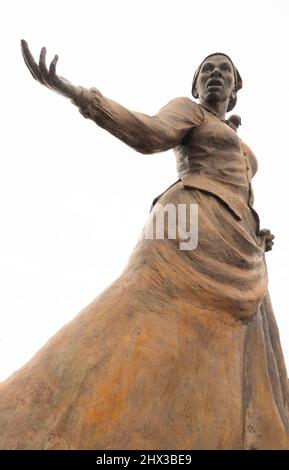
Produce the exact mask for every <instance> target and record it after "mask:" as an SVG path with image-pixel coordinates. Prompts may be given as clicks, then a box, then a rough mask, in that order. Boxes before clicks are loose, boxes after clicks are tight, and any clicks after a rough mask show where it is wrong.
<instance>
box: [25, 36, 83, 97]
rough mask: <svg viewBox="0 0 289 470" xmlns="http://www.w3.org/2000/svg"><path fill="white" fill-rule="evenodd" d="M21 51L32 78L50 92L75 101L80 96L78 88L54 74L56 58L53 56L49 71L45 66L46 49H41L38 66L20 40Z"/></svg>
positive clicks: (26, 45)
mask: <svg viewBox="0 0 289 470" xmlns="http://www.w3.org/2000/svg"><path fill="white" fill-rule="evenodd" d="M21 50H22V54H23V59H24V62H25V64H26V66H27V67H28V69H29V71H30V73H31V75H32V77H33V78H34V79H35V80H37V81H38V82H39V83H41V84H42V85H44V86H46V87H48V88H50V89H51V90H54V91H56V92H57V93H59V94H61V95H63V96H66V97H67V98H70V99H77V97H78V96H79V94H80V87H77V86H75V85H73V84H72V83H70V82H69V81H68V80H66V79H65V78H63V77H60V76H59V75H57V73H56V64H57V61H58V56H57V55H55V56H54V59H53V60H52V62H51V64H50V67H49V70H48V68H47V66H46V48H45V47H42V49H41V52H40V57H39V64H37V63H36V62H35V60H34V57H33V55H32V54H31V52H30V50H29V47H28V44H27V42H26V41H25V40H24V39H22V40H21Z"/></svg>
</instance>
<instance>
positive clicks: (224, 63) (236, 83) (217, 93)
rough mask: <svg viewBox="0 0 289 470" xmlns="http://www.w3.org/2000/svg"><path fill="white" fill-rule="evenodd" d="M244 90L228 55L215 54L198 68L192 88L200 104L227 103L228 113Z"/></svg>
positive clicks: (208, 57)
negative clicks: (239, 93)
mask: <svg viewBox="0 0 289 470" xmlns="http://www.w3.org/2000/svg"><path fill="white" fill-rule="evenodd" d="M240 88H242V78H241V76H240V74H239V72H238V70H237V69H236V67H235V65H234V64H233V62H232V60H231V59H230V57H229V56H227V55H226V54H223V53H221V52H215V53H214V54H210V55H209V56H207V57H206V58H205V59H204V60H203V62H202V63H201V65H200V66H199V67H198V68H197V70H196V72H195V75H194V78H193V86H192V95H193V96H194V98H199V100H200V103H201V104H202V103H208V102H214V101H227V102H228V106H227V111H231V110H232V109H233V108H234V107H235V105H236V102H237V92H238V90H240Z"/></svg>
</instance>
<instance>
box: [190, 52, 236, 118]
mask: <svg viewBox="0 0 289 470" xmlns="http://www.w3.org/2000/svg"><path fill="white" fill-rule="evenodd" d="M214 55H223V56H225V57H227V59H229V61H230V62H231V64H232V67H233V70H234V75H235V93H234V94H232V95H231V96H230V100H229V104H228V108H227V111H231V110H232V109H233V108H234V107H235V106H236V103H237V91H239V90H240V89H241V88H242V86H243V82H242V78H241V75H240V74H239V72H238V70H237V68H236V67H235V65H234V63H233V61H232V59H231V58H230V57H229V56H228V55H227V54H224V53H223V52H214V54H210V55H208V56H207V57H205V59H204V60H203V62H202V63H201V64H200V65H199V67H198V68H197V70H196V71H195V74H194V78H193V85H192V95H193V97H194V98H198V97H199V95H198V92H197V89H196V84H197V80H198V76H199V73H200V70H201V67H202V65H203V63H204V62H205V61H206V60H207V59H208V58H209V57H213V56H214Z"/></svg>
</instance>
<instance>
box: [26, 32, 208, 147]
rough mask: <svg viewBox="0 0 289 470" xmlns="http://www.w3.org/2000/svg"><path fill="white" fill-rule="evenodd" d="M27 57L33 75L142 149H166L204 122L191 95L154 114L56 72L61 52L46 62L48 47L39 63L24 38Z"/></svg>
mask: <svg viewBox="0 0 289 470" xmlns="http://www.w3.org/2000/svg"><path fill="white" fill-rule="evenodd" d="M21 48H22V53H23V58H24V61H25V63H26V65H27V67H28V69H29V71H30V72H31V74H32V76H33V78H34V79H35V80H37V81H38V82H40V83H41V84H42V85H44V86H46V87H48V88H50V89H51V90H53V91H55V92H57V93H59V94H61V95H62V96H66V97H67V98H69V99H70V100H71V101H72V102H73V103H74V104H76V105H77V106H78V107H79V110H80V112H81V114H82V115H83V116H84V117H86V118H89V119H92V120H93V121H94V122H95V123H96V124H97V125H99V126H100V127H102V128H104V129H106V130H107V131H109V132H110V133H111V134H113V135H114V136H115V137H117V138H118V139H120V140H122V141H123V142H125V143H126V144H128V145H129V146H131V147H133V148H134V149H135V150H137V151H139V152H141V153H155V152H161V151H165V150H168V149H171V148H174V147H176V146H177V145H179V144H180V143H181V142H182V140H183V138H184V137H185V135H186V134H187V133H188V132H189V131H190V130H191V129H192V128H193V127H195V126H199V125H201V124H202V122H203V119H204V116H203V113H202V111H201V109H200V108H199V107H198V105H197V104H196V103H194V102H193V101H191V100H190V99H189V98H176V99H174V100H172V101H170V102H169V103H168V104H167V105H166V106H165V107H164V108H162V109H161V110H160V111H159V113H157V114H156V115H155V116H149V115H146V114H143V113H138V112H135V111H130V110H128V109H126V108H125V107H123V106H121V105H120V104H119V103H117V102H115V101H113V100H111V99H109V98H106V97H104V96H103V95H102V94H101V93H100V91H98V90H97V89H96V88H90V89H86V88H83V87H80V86H75V85H73V84H72V83H70V82H69V81H68V80H66V79H65V78H63V77H60V76H59V75H57V73H56V64H57V61H58V56H55V57H54V59H53V60H52V62H51V64H50V67H49V69H48V68H47V66H46V61H45V59H46V49H45V48H44V47H43V48H42V49H41V53H40V58H39V64H37V63H36V62H35V60H34V58H33V56H32V54H31V52H30V50H29V47H28V44H27V42H26V41H24V40H22V41H21Z"/></svg>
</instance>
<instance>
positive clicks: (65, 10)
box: [0, 0, 289, 380]
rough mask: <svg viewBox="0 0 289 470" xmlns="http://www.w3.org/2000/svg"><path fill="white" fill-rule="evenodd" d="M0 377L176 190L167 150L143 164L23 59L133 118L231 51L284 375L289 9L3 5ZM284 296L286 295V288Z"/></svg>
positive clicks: (181, 0)
mask: <svg viewBox="0 0 289 470" xmlns="http://www.w3.org/2000/svg"><path fill="white" fill-rule="evenodd" d="M0 8H1V12H0V18H1V28H0V36H1V111H2V112H1V130H2V136H1V141H0V145H1V169H0V201H1V202H0V211H1V231H0V286H1V287H0V289H1V292H0V311H1V315H0V380H4V379H5V378H6V377H7V376H8V375H10V373H11V372H13V371H14V370H15V369H17V368H19V367H20V366H21V365H22V364H24V363H25V362H26V361H27V360H28V359H29V358H30V357H31V356H32V355H33V354H34V353H35V352H36V351H37V350H38V349H39V348H40V347H41V346H42V345H43V344H44V343H45V342H46V341H47V340H48V339H49V337H50V336H51V335H52V334H54V333H55V332H56V331H57V330H58V329H59V328H60V327H61V326H62V325H63V324H64V323H66V322H68V321H69V320H70V319H72V318H73V317H74V316H75V315H76V314H77V313H78V311H80V310H81V309H82V308H83V307H85V306H86V305H87V304H88V303H89V302H90V301H91V300H92V299H93V298H94V297H96V296H97V294H99V293H100V292H101V291H102V290H103V289H104V288H105V287H106V286H107V285H108V284H109V283H111V282H112V281H113V280H114V279H115V278H116V277H117V276H118V275H119V274H120V273H121V271H122V269H123V268H124V266H125V264H126V261H127V259H128V257H129V255H130V253H131V251H132V249H133V247H134V245H135V243H136V241H137V238H138V236H139V234H140V232H141V230H142V227H143V225H144V223H145V220H146V218H147V216H148V212H149V207H150V204H151V201H152V199H153V198H154V197H155V196H156V195H157V194H159V193H160V192H162V191H163V190H164V189H165V188H166V187H167V186H169V185H170V184H171V183H173V182H174V181H175V180H176V170H175V160H174V155H173V153H172V152H167V153H163V154H161V155H146V156H145V155H140V154H137V153H136V152H135V151H133V150H132V149H130V148H129V147H127V146H125V145H124V144H122V143H121V142H119V141H117V139H115V138H114V137H113V136H111V135H110V134H108V133H106V132H105V131H103V130H101V129H100V128H98V127H97V126H96V125H95V124H94V123H93V122H91V121H88V120H85V119H84V118H83V117H82V116H81V115H80V114H79V113H78V110H77V108H75V107H74V106H73V105H72V104H71V103H70V102H69V101H68V100H66V99H64V98H62V97H60V96H58V95H56V94H54V93H53V92H51V91H49V90H47V89H45V88H44V87H42V86H40V85H39V84H38V83H36V82H35V81H34V80H33V79H32V77H31V76H30V74H29V72H28V70H27V69H26V67H25V65H24V62H23V60H22V56H21V53H20V47H19V44H20V39H21V38H25V39H26V40H27V41H28V43H29V45H30V46H31V49H32V51H33V52H34V53H35V54H36V56H38V54H39V51H40V48H41V46H43V45H45V46H46V47H47V49H48V56H49V57H51V58H52V57H53V55H54V54H55V53H58V54H59V56H60V59H59V65H58V71H59V73H60V74H61V75H63V76H65V77H66V78H68V79H69V80H71V81H72V82H73V83H75V84H77V85H78V84H80V85H83V86H88V87H89V86H95V87H97V88H99V89H100V90H101V92H102V93H103V94H104V95H106V96H109V97H110V98H112V99H115V100H116V101H119V102H120V103H122V104H123V105H125V106H127V107H128V108H131V109H135V110H138V111H142V112H146V113H149V114H153V113H155V112H156V111H157V110H158V109H159V108H161V107H162V106H163V105H164V104H166V102H168V101H169V100H170V99H172V98H174V97H176V96H190V87H191V80H192V76H193V72H194V70H195V68H196V67H197V65H198V64H199V63H200V61H201V60H202V59H203V57H204V56H205V55H207V54H209V53H212V52H216V51H223V52H225V53H227V54H229V55H230V56H231V57H232V59H233V60H234V62H235V64H236V65H237V67H238V69H239V71H240V73H241V75H242V78H243V83H244V88H243V90H241V92H240V93H239V95H238V104H237V107H236V108H235V110H234V113H235V112H236V113H238V114H240V115H241V116H242V123H243V125H242V127H241V129H240V132H239V133H240V136H241V138H242V139H243V140H244V141H245V142H247V143H248V144H249V145H250V146H251V148H252V149H253V151H254V152H255V154H256V156H257V158H258V161H259V172H258V175H257V176H256V177H255V181H254V189H255V208H256V210H257V211H258V213H259V214H260V217H261V221H262V227H268V228H270V229H271V231H272V232H273V233H275V235H276V243H275V247H274V250H273V251H272V252H270V253H269V254H268V255H267V262H268V269H269V276H270V292H271V297H272V302H273V306H274V310H275V315H276V318H277V321H278V325H279V329H280V333H281V340H282V345H283V350H284V353H285V357H286V362H287V367H288V368H289V311H288V310H289V309H288V299H287V300H286V295H287V293H288V291H289V289H288V278H289V244H288V228H289V227H288V206H287V204H288V200H289V197H288V196H289V178H288V169H289V163H288V158H289V149H288V135H289V131H288V123H289V120H288V106H289V59H288V58H289V51H288V44H289V32H288V31H289V29H288V24H289V14H288V13H289V10H288V8H289V2H288V0H284V1H282V0H274V1H268V0H267V1H266V0H260V1H256V0H255V1H251V2H249V1H244V2H242V3H240V2H239V3H238V2H232V1H229V0H219V1H217V2H216V1H215V0H207V1H206V0H203V1H199V2H197V1H192V0H177V1H169V0H150V1H148V0H141V1H138V0H134V1H133V0H122V1H117V0H115V1H113V0H101V1H98V0H95V1H92V0H81V1H73V0H62V1H55V0H50V1H49V2H43V1H39V0H38V1H33V0H25V1H20V0H19V1H16V0H12V1H11V0H10V1H9V2H8V1H7V2H1V7H0ZM287 289H288V290H287Z"/></svg>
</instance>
